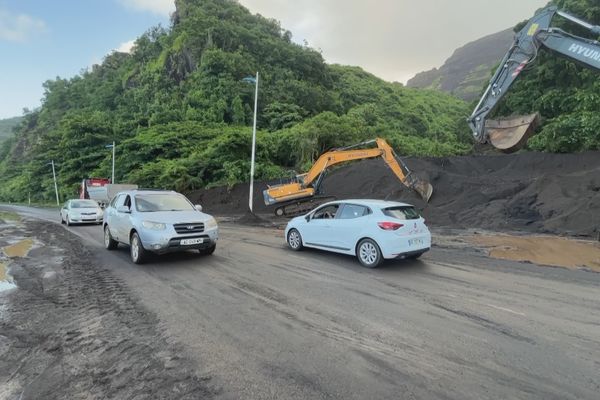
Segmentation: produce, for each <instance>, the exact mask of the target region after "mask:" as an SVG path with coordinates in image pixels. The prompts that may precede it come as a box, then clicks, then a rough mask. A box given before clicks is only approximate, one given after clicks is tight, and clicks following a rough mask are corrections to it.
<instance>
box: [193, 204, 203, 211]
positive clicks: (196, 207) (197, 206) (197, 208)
mask: <svg viewBox="0 0 600 400" xmlns="http://www.w3.org/2000/svg"><path fill="white" fill-rule="evenodd" d="M194 208H195V209H196V210H198V211H202V206H201V205H200V204H196V205H195V206H194Z"/></svg>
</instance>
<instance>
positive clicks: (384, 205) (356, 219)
mask: <svg viewBox="0 0 600 400" xmlns="http://www.w3.org/2000/svg"><path fill="white" fill-rule="evenodd" d="M285 237H286V240H287V243H288V245H289V246H290V248H291V249H292V250H296V251H298V250H301V249H302V248H303V247H313V248H316V249H321V250H328V251H333V252H336V253H342V254H350V255H355V256H356V257H357V258H358V261H360V263H361V264H362V265H363V266H365V267H367V268H375V267H377V266H378V265H379V264H381V262H382V261H383V260H384V259H405V258H418V257H420V256H421V255H422V254H423V253H425V252H426V251H428V250H429V249H430V248H431V233H430V232H429V229H428V228H427V226H426V225H425V220H424V219H423V218H422V217H421V216H420V215H419V213H418V212H417V210H415V208H414V207H413V206H411V205H410V204H405V203H398V202H392V201H383V200H344V201H334V202H330V203H326V204H323V205H321V206H320V207H318V208H316V209H315V210H313V211H311V212H310V213H308V214H306V215H304V216H301V217H296V218H294V219H292V220H291V221H290V222H289V223H288V224H287V227H286V228H285Z"/></svg>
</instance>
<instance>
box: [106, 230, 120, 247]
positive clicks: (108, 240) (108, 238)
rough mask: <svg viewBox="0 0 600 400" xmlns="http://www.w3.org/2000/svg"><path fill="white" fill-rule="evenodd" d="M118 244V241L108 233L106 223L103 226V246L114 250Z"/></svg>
mask: <svg viewBox="0 0 600 400" xmlns="http://www.w3.org/2000/svg"><path fill="white" fill-rule="evenodd" d="M118 246H119V242H117V241H116V240H115V239H113V237H112V235H111V234H110V229H108V225H105V226H104V247H105V248H106V250H115V249H116V248H117V247H118Z"/></svg>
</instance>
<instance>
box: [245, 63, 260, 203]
mask: <svg viewBox="0 0 600 400" xmlns="http://www.w3.org/2000/svg"><path fill="white" fill-rule="evenodd" d="M242 81H244V82H247V83H253V84H254V125H253V127H252V158H251V160H250V196H249V198H248V207H249V208H250V212H252V211H253V204H254V163H255V162H254V161H255V158H256V117H257V114H258V72H256V78H255V77H252V76H249V77H246V78H244V79H242Z"/></svg>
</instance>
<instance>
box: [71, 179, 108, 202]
mask: <svg viewBox="0 0 600 400" xmlns="http://www.w3.org/2000/svg"><path fill="white" fill-rule="evenodd" d="M109 183H110V179H108V178H88V179H84V180H83V181H82V182H81V188H80V189H79V198H80V199H89V198H90V193H89V191H88V187H93V188H97V187H102V186H106V185H108V184H109Z"/></svg>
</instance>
